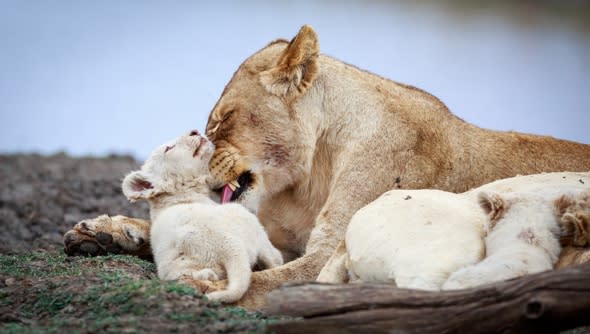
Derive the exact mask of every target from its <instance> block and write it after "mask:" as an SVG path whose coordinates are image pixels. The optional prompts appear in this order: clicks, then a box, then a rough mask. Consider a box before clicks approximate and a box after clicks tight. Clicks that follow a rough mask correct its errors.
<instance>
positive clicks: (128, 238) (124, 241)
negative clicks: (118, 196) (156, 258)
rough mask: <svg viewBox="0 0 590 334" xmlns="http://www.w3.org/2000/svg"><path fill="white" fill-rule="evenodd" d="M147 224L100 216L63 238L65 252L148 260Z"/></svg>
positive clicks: (149, 252) (82, 223) (129, 219)
mask: <svg viewBox="0 0 590 334" xmlns="http://www.w3.org/2000/svg"><path fill="white" fill-rule="evenodd" d="M149 230H150V224H149V222H148V221H145V220H142V219H134V218H128V217H124V216H114V217H109V216H107V215H102V216H99V217H97V218H93V219H86V220H83V221H81V222H79V223H78V224H76V225H75V226H74V228H73V229H71V230H69V231H68V232H66V234H65V235H64V251H65V253H66V254H68V255H72V256H80V255H82V256H96V255H106V254H108V253H113V254H131V255H136V256H139V257H141V258H144V259H151V257H152V255H151V250H150V244H149Z"/></svg>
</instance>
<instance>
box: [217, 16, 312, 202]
mask: <svg viewBox="0 0 590 334" xmlns="http://www.w3.org/2000/svg"><path fill="white" fill-rule="evenodd" d="M318 55H319V44H318V40H317V36H316V34H315V32H314V31H313V29H312V28H311V27H309V26H304V27H302V28H301V30H300V31H299V33H298V34H297V36H295V37H294V38H293V40H291V41H290V42H287V41H282V40H279V41H275V42H273V43H271V44H269V45H268V46H267V47H265V48H264V49H262V50H260V51H259V52H257V53H256V54H254V55H253V56H251V57H250V58H249V59H247V60H246V61H245V62H244V63H243V64H242V65H241V66H240V67H239V68H238V70H237V71H236V72H235V74H234V76H233V78H232V79H231V81H230V82H229V83H228V84H227V86H226V88H225V90H224V92H223V94H222V95H221V97H220V99H219V101H218V102H217V104H216V106H215V107H214V109H213V111H212V112H211V114H210V116H209V121H208V124H207V136H208V137H209V138H210V139H211V140H212V141H213V143H215V147H216V151H215V153H214V155H213V158H212V159H211V163H210V171H211V173H212V175H213V176H214V177H215V178H216V179H217V180H218V182H221V183H222V184H225V185H226V186H225V188H224V196H223V197H224V201H226V200H238V201H240V202H241V203H242V204H244V205H245V206H246V207H247V208H248V209H250V210H251V211H254V212H255V211H257V210H258V207H259V205H260V202H261V201H262V200H263V199H264V198H265V197H267V196H271V195H273V194H276V193H278V192H280V191H282V190H285V189H286V188H288V187H289V186H290V185H292V184H294V183H295V182H297V180H299V179H301V177H302V173H304V170H305V164H309V162H307V160H308V158H307V157H305V156H304V155H305V154H304V153H303V152H304V151H305V149H309V148H308V147H304V146H305V145H304V144H303V141H302V137H303V136H305V135H306V134H305V132H304V131H303V130H302V127H301V126H300V125H299V124H301V123H300V120H301V119H302V118H305V117H306V116H307V115H301V114H298V113H297V112H295V109H294V108H293V105H294V104H297V103H299V102H300V101H301V99H302V97H303V96H305V95H306V94H313V93H312V92H310V91H312V89H311V87H312V84H313V82H314V78H315V77H316V74H317V71H318V70H317V66H318V65H317V60H318ZM307 117H308V116H307Z"/></svg>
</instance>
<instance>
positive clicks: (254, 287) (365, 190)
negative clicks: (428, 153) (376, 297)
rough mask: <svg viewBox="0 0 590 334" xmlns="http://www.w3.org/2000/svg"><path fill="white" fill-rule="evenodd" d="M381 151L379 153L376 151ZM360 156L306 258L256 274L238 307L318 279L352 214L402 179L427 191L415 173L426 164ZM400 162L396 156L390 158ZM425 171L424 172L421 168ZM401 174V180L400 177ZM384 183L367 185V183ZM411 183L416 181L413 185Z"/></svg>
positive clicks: (327, 207) (344, 174)
mask: <svg viewBox="0 0 590 334" xmlns="http://www.w3.org/2000/svg"><path fill="white" fill-rule="evenodd" d="M373 151H375V152H378V150H376V149H375V150H373ZM366 152H371V150H366V151H363V154H364V155H361V154H358V155H357V156H358V157H359V160H358V161H350V164H349V165H347V166H345V167H344V168H343V169H342V170H341V172H340V173H338V174H339V177H338V178H337V179H336V180H335V181H334V182H333V184H334V187H333V188H332V190H331V193H330V194H329V196H328V198H327V200H326V202H325V204H324V206H323V207H322V209H321V210H320V213H319V214H318V216H317V217H316V220H315V226H314V228H313V230H312V231H311V234H310V237H309V241H308V243H307V247H306V252H305V255H304V256H302V257H301V258H299V259H296V260H294V261H291V262H288V263H287V264H285V265H282V266H280V267H277V268H273V269H269V270H265V271H261V272H254V273H253V274H252V282H251V283H250V289H249V290H248V291H247V292H246V294H245V295H244V297H242V299H240V301H239V302H238V305H240V306H243V307H247V308H258V307H261V306H263V305H264V303H265V302H266V297H265V295H266V293H268V292H270V291H271V290H273V289H276V288H278V287H279V286H280V285H281V283H283V282H288V281H311V280H315V279H316V278H317V276H318V274H319V273H320V270H321V269H322V267H323V266H324V265H325V264H326V263H327V261H328V260H329V259H330V257H331V256H332V254H333V252H334V250H335V249H336V247H337V246H338V244H339V243H340V242H341V241H342V240H343V239H344V233H345V231H346V227H347V226H348V223H349V221H350V218H351V217H352V215H353V214H354V213H355V212H356V211H357V210H359V209H360V208H361V207H363V206H365V205H366V204H368V203H369V202H371V201H373V200H375V199H376V198H377V197H378V196H380V195H381V194H383V193H384V192H386V191H387V190H390V189H392V188H394V186H395V185H396V184H397V183H398V179H400V178H401V179H403V180H405V181H406V183H405V184H408V185H409V186H410V187H412V188H426V187H428V186H430V184H428V183H420V181H419V180H420V179H419V178H417V177H416V176H415V175H412V173H416V171H417V170H427V169H428V168H427V166H425V164H424V163H423V161H417V162H412V160H411V159H410V158H409V157H408V158H406V157H404V158H405V159H403V160H400V161H403V162H404V163H403V164H400V165H401V166H402V167H403V168H395V167H396V166H392V168H387V166H385V167H384V166H383V164H381V165H379V164H374V161H375V159H372V158H371V157H367V155H368V154H366ZM388 159H392V160H393V161H398V160H397V159H396V157H395V156H392V157H388ZM419 168H421V169H419ZM400 175H401V177H400ZM376 177H377V179H380V180H382V182H375V183H372V184H369V185H367V184H366V180H374V179H375V178H376ZM410 180H412V181H411V182H410Z"/></svg>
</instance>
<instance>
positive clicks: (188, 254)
mask: <svg viewBox="0 0 590 334" xmlns="http://www.w3.org/2000/svg"><path fill="white" fill-rule="evenodd" d="M213 151H214V147H213V144H212V143H211V142H210V141H209V140H207V139H206V138H205V137H202V136H201V135H200V134H199V133H198V132H197V131H192V132H191V133H189V134H188V135H184V136H181V137H179V138H178V139H176V140H175V141H174V142H173V143H170V144H168V145H162V146H161V147H158V148H156V149H155V150H154V151H153V152H152V154H151V155H150V157H149V158H148V160H147V161H146V162H145V163H144V165H143V166H142V167H141V170H139V171H135V172H132V173H130V174H129V175H127V176H126V177H125V179H124V180H123V186H122V188H123V193H124V194H125V196H127V198H128V199H129V200H130V201H135V200H139V199H144V200H147V201H148V202H149V204H150V216H151V221H152V226H151V233H150V234H151V243H152V252H153V255H154V260H155V262H156V265H157V268H158V276H159V277H160V278H161V279H164V280H174V279H178V278H180V277H181V276H188V277H192V278H194V279H196V280H219V279H225V278H227V279H228V280H229V283H228V286H227V289H226V290H222V291H214V292H211V293H208V294H207V296H208V297H209V299H211V300H219V301H221V302H226V303H231V302H235V301H237V300H239V299H240V298H241V297H242V296H243V294H244V293H245V292H246V290H247V289H248V287H249V285H250V276H251V274H252V266H253V265H254V264H255V263H257V262H259V263H260V264H262V265H263V266H265V267H267V268H272V267H276V266H279V265H281V264H282V263H283V258H282V256H281V253H280V252H279V251H278V250H277V249H276V248H274V247H273V245H272V244H271V243H270V241H269V240H268V236H267V235H266V233H265V231H264V229H263V227H262V225H260V223H259V221H258V219H257V218H256V216H255V215H254V214H252V213H250V212H249V211H248V210H247V209H246V208H244V207H243V206H241V205H239V204H233V203H230V204H224V205H221V204H219V203H218V202H216V201H215V200H214V199H213V198H215V196H214V194H213V193H212V191H211V190H210V189H211V187H210V183H211V182H212V178H211V176H210V175H209V172H208V164H209V160H210V159H211V156H212V155H213Z"/></svg>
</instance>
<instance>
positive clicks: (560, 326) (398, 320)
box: [267, 263, 590, 333]
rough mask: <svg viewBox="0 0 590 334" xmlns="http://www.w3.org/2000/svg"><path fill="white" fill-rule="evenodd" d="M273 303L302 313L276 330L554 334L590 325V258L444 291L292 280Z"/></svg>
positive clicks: (272, 308)
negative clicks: (298, 318) (553, 268)
mask: <svg viewBox="0 0 590 334" xmlns="http://www.w3.org/2000/svg"><path fill="white" fill-rule="evenodd" d="M268 301H269V303H268V309H267V311H268V312H269V313H271V314H275V315H290V316H295V317H303V320H292V321H285V322H280V323H276V324H273V325H270V326H269V327H268V332H276V333H363V332H364V333H385V332H387V333H499V332H501V333H551V332H558V331H561V330H565V329H570V328H575V327H579V326H583V325H590V263H587V264H583V265H578V266H573V267H569V268H565V269H560V270H553V271H548V272H543V273H539V274H534V275H530V276H525V277H521V278H517V279H512V280H508V281H504V282H499V283H495V284H490V285H485V286H481V287H478V288H473V289H466V290H456V291H443V292H429V291H418V290H407V289H398V288H395V287H392V286H391V285H387V284H337V285H335V284H323V283H291V284H287V285H284V286H283V287H281V288H280V289H278V290H275V291H273V292H271V293H270V294H269V296H268Z"/></svg>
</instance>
